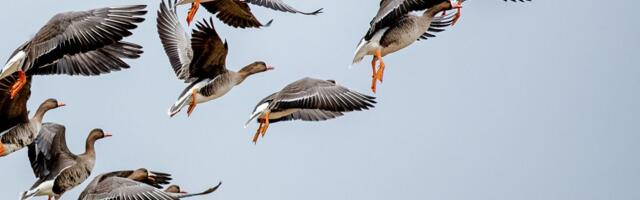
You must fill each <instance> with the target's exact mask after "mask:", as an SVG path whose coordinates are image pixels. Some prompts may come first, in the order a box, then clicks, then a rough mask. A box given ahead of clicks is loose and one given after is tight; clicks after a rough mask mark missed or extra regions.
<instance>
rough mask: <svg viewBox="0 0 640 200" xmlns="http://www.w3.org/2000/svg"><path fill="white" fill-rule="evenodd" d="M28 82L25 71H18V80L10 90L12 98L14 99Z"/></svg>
mask: <svg viewBox="0 0 640 200" xmlns="http://www.w3.org/2000/svg"><path fill="white" fill-rule="evenodd" d="M26 84H27V75H26V74H25V73H24V72H23V71H18V80H17V81H16V82H15V83H14V84H13V85H12V86H11V89H10V90H9V94H10V96H11V99H14V98H15V97H16V96H18V94H19V93H20V91H22V88H24V86H25V85H26Z"/></svg>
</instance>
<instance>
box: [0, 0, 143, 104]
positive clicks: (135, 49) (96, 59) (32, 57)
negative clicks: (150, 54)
mask: <svg viewBox="0 0 640 200" xmlns="http://www.w3.org/2000/svg"><path fill="white" fill-rule="evenodd" d="M145 7H146V6H145V5H133V6H122V7H106V8H99V9H93V10H87V11H74V12H65V13H60V14H57V15H55V16H53V17H52V18H51V20H49V22H47V24H45V25H44V26H43V27H42V28H41V29H40V30H39V31H38V32H37V33H36V35H35V36H34V37H33V38H31V39H30V40H29V41H27V42H25V43H24V44H22V45H21V46H19V47H18V48H17V49H16V50H15V51H14V53H13V54H12V55H11V56H10V59H9V61H8V62H7V63H6V64H5V66H4V67H3V68H2V70H1V71H0V79H5V78H7V77H10V76H14V75H15V76H16V77H17V80H16V81H15V82H14V83H13V84H12V86H11V87H10V89H9V93H10V97H11V99H13V98H15V97H16V96H17V95H18V94H19V93H20V91H21V90H22V88H24V87H25V85H26V84H27V77H30V76H33V75H53V74H66V75H72V76H73V75H84V76H95V75H100V74H104V73H109V72H112V71H119V70H122V69H127V68H129V65H128V64H127V63H125V62H124V61H122V59H123V58H128V59H134V58H138V57H140V54H141V53H142V50H141V49H142V47H141V46H140V45H137V44H133V43H129V42H124V41H121V40H122V39H123V38H124V37H127V36H129V35H131V34H132V33H131V32H130V30H132V29H135V28H136V27H137V25H136V24H137V23H140V22H142V21H144V18H142V17H140V16H141V15H144V14H145V13H146V10H144V8H145Z"/></svg>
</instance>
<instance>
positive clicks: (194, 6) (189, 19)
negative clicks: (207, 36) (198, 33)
mask: <svg viewBox="0 0 640 200" xmlns="http://www.w3.org/2000/svg"><path fill="white" fill-rule="evenodd" d="M198 8H200V0H195V1H193V3H191V8H189V13H188V14H187V25H191V22H192V21H193V18H194V17H195V16H196V12H198Z"/></svg>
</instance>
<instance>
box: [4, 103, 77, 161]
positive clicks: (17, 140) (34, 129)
mask: <svg viewBox="0 0 640 200" xmlns="http://www.w3.org/2000/svg"><path fill="white" fill-rule="evenodd" d="M62 106H65V104H64V103H62V102H58V100H56V99H47V100H45V101H44V102H42V104H40V107H38V110H37V111H36V113H35V115H33V118H31V119H30V120H28V121H25V122H23V123H19V124H17V125H15V126H14V127H12V128H10V129H7V130H6V131H4V132H1V133H0V157H3V156H6V155H9V154H11V153H13V152H16V151H18V150H20V149H22V148H24V147H26V146H28V145H30V144H31V143H33V141H35V140H36V137H37V136H38V133H39V132H40V128H41V127H42V118H44V114H45V113H47V111H49V110H51V109H56V108H59V107H62Z"/></svg>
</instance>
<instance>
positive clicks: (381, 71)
mask: <svg viewBox="0 0 640 200" xmlns="http://www.w3.org/2000/svg"><path fill="white" fill-rule="evenodd" d="M376 57H378V60H380V67H379V68H378V72H376V77H377V79H378V80H379V81H380V83H382V77H383V76H384V60H382V52H381V51H380V49H378V50H376Z"/></svg>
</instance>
